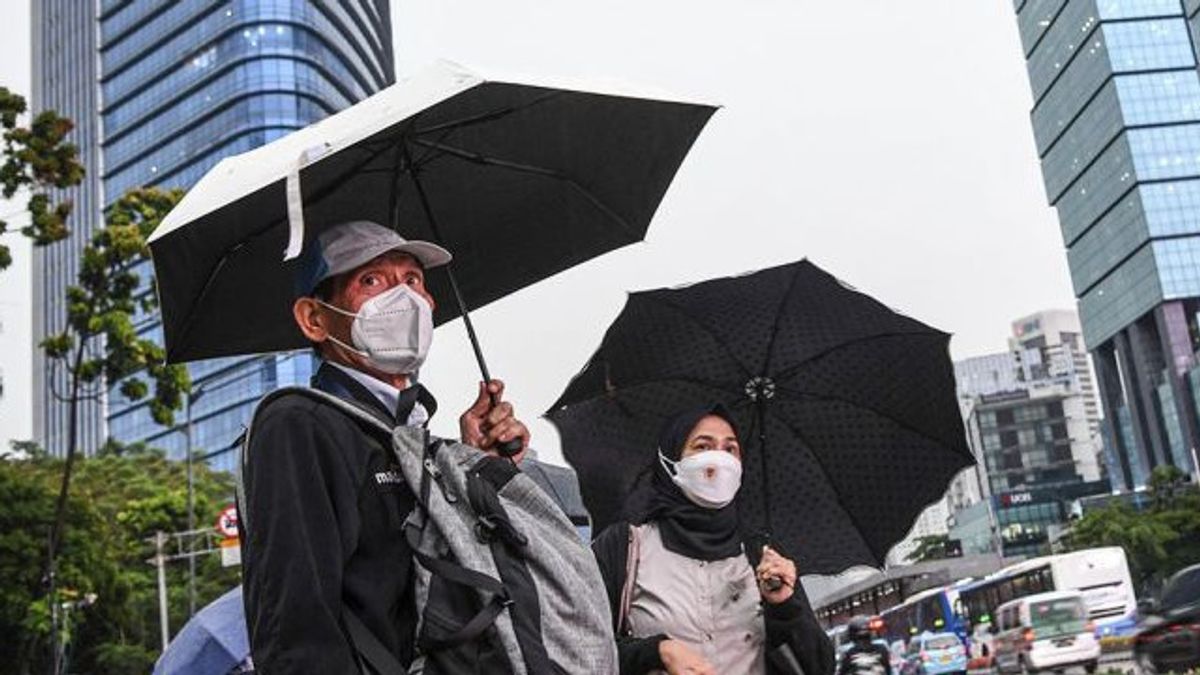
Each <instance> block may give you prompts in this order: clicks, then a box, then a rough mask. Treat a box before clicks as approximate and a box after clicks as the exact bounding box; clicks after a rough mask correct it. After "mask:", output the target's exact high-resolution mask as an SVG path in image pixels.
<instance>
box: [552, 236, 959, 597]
mask: <svg viewBox="0 0 1200 675" xmlns="http://www.w3.org/2000/svg"><path fill="white" fill-rule="evenodd" d="M949 339H950V336H949V335H948V334H946V333H943V332H941V331H939V330H936V329H934V328H931V327H929V326H926V325H925V324H923V323H921V322H919V321H916V320H914V319H911V318H908V317H906V316H903V315H901V314H897V313H896V312H894V311H892V310H890V309H888V308H887V307H885V306H884V305H883V304H881V303H879V302H878V301H876V300H874V299H873V298H870V297H868V296H867V295H864V294H862V293H859V292H857V291H855V290H853V289H852V288H849V287H848V286H846V285H844V284H842V283H841V282H839V281H838V280H837V279H835V278H834V277H833V276H831V275H829V274H828V273H826V272H824V271H822V270H821V269H819V268H818V267H817V266H816V265H813V264H812V263H810V262H808V261H806V260H805V261H800V262H797V263H792V264H789V265H783V266H780V267H774V268H770V269H766V270H762V271H759V272H755V273H753V274H748V275H744V276H740V277H733V278H725V279H716V280H712V281H706V282H703V283H699V284H695V285H693V286H688V287H685V288H678V289H660V290H652V291H643V292H638V293H632V294H630V296H629V299H628V301H627V302H626V305H625V308H624V309H623V310H622V312H621V314H620V316H618V317H617V319H616V321H615V322H614V323H613V325H612V326H610V327H609V329H608V332H607V333H606V334H605V336H604V341H603V342H602V343H601V345H600V348H599V349H598V350H597V351H596V353H595V354H594V355H593V356H592V358H591V360H590V361H589V362H588V364H587V366H586V367H585V368H584V369H583V371H582V372H581V373H580V374H579V375H577V376H576V377H575V378H574V379H573V380H572V381H571V383H570V384H569V385H568V386H567V389H566V391H565V392H563V394H562V396H561V397H559V399H558V401H557V402H556V403H555V404H554V406H553V408H552V409H551V410H550V411H549V412H548V413H547V417H549V419H550V420H551V421H552V422H553V423H554V424H555V426H557V427H558V430H559V433H560V434H561V436H562V441H563V451H564V454H565V455H566V458H567V460H568V461H569V462H570V463H571V464H572V465H573V466H574V467H575V469H576V471H577V472H578V473H579V479H580V483H581V487H582V490H583V497H584V501H585V503H586V504H587V506H588V509H589V511H590V512H591V514H592V517H593V520H594V531H595V532H599V531H600V530H602V529H603V528H604V527H605V526H606V525H608V524H611V523H614V522H617V521H619V520H621V519H622V517H623V516H624V515H625V514H627V513H630V509H631V507H632V508H633V510H634V511H636V503H637V502H638V500H639V498H640V497H641V491H640V490H639V489H638V488H637V487H636V486H635V483H636V484H637V485H641V482H640V480H639V477H644V476H645V475H646V473H645V472H646V471H647V469H648V467H650V466H651V462H652V461H653V459H654V457H655V453H656V450H657V447H656V443H657V438H658V433H659V431H660V429H661V427H662V425H663V423H664V421H665V420H666V419H667V418H668V417H669V416H671V415H673V414H675V413H676V412H678V411H681V410H685V409H691V408H694V407H696V406H699V405H704V404H708V403H715V402H721V403H724V404H725V405H726V406H727V407H729V408H730V409H731V410H732V411H733V413H734V415H735V417H736V418H737V422H738V427H739V429H740V430H741V436H742V442H743V447H744V448H745V451H744V456H743V461H744V476H743V480H742V490H741V492H740V493H739V495H738V504H739V513H740V516H741V521H742V526H743V529H744V530H745V532H746V534H747V536H748V537H756V536H768V537H770V538H771V539H772V540H774V541H775V542H776V543H777V544H778V545H781V546H782V547H783V548H784V549H785V551H786V552H787V553H788V554H789V555H791V556H793V557H794V558H795V559H796V562H797V564H798V566H799V567H800V569H801V571H802V573H805V574H832V573H837V572H840V571H842V570H844V569H846V568H847V567H850V566H852V565H856V564H867V565H874V566H879V565H882V564H883V561H884V557H885V556H886V555H887V552H888V550H889V549H890V548H891V547H892V546H893V545H894V544H895V543H897V542H898V541H899V540H901V539H902V538H903V537H904V536H905V535H906V534H907V532H908V530H909V529H910V528H911V527H912V524H913V521H914V520H915V519H916V517H917V516H918V515H919V514H920V512H921V510H922V509H924V508H925V507H926V506H927V505H929V504H930V503H932V502H934V501H936V500H938V499H940V498H941V496H942V494H943V493H944V492H945V490H946V487H947V484H948V483H949V481H950V480H951V479H952V478H953V477H954V475H955V474H957V473H958V472H959V471H961V470H962V469H964V468H966V467H968V466H971V465H972V464H973V462H974V459H973V457H972V454H971V451H970V449H969V447H968V446H967V441H966V436H965V433H964V430H963V424H962V420H961V418H960V416H959V409H958V404H957V401H956V398H955V386H954V371H953V367H952V364H951V361H950V358H949V353H948V343H949Z"/></svg>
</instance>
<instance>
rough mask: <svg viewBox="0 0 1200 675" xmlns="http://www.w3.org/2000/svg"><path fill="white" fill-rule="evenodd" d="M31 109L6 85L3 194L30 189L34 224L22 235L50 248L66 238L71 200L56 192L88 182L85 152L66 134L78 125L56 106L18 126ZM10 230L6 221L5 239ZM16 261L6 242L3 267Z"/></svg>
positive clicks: (0, 103)
mask: <svg viewBox="0 0 1200 675" xmlns="http://www.w3.org/2000/svg"><path fill="white" fill-rule="evenodd" d="M26 110H27V107H26V104H25V99H24V98H23V97H22V96H20V95H18V94H15V93H13V92H12V91H10V90H9V89H7V88H5V87H0V142H2V143H3V145H2V149H0V194H2V195H3V196H4V198H5V199H11V198H13V197H14V196H16V194H17V193H18V192H21V191H28V192H29V199H28V201H27V202H26V204H25V208H26V209H27V210H28V211H29V215H30V223H29V225H26V226H25V227H22V228H21V233H22V234H24V235H25V236H27V237H29V238H30V239H32V240H33V243H34V245H37V246H45V245H46V244H51V243H54V242H56V241H61V240H63V239H66V238H67V236H68V235H69V234H70V232H69V231H68V229H67V217H68V216H70V215H71V208H72V202H71V200H69V199H62V200H59V201H55V200H53V199H52V198H51V195H50V191H51V190H52V189H54V188H58V189H64V188H69V187H72V186H75V185H78V184H79V183H80V182H81V181H82V180H83V164H81V163H80V161H79V150H78V148H76V147H75V145H74V144H72V143H68V142H67V140H66V138H67V135H68V134H70V133H71V130H72V129H73V128H74V127H75V125H74V124H73V123H72V122H71V120H69V119H67V118H65V117H61V116H59V115H58V114H57V113H55V112H54V111H51V110H46V111H42V112H40V113H38V114H37V115H35V116H34V117H33V120H32V121H31V122H30V124H29V126H28V127H23V126H20V125H19V124H18V121H19V120H20V117H21V116H22V115H24V114H25V112H26ZM7 233H8V223H7V222H6V221H5V220H3V219H0V237H3V235H5V234H7ZM11 264H12V254H11V252H10V251H9V248H8V246H6V245H4V244H3V243H0V271H2V270H4V269H7V268H8V266H9V265H11Z"/></svg>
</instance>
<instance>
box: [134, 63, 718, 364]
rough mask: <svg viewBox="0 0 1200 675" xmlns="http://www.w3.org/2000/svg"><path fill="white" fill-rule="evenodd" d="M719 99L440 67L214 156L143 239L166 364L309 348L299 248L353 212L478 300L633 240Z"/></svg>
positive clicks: (441, 294) (454, 311)
mask: <svg viewBox="0 0 1200 675" xmlns="http://www.w3.org/2000/svg"><path fill="white" fill-rule="evenodd" d="M714 110H715V108H714V107H712V106H710V105H704V104H697V103H686V102H678V101H672V100H667V99H665V98H663V97H661V96H658V95H656V94H645V93H636V92H633V91H630V90H625V89H621V88H614V87H608V88H603V89H599V90H597V91H592V90H590V89H589V88H588V87H587V86H585V85H580V84H577V83H564V84H559V85H555V84H545V83H544V84H528V83H525V82H524V81H521V80H515V79H497V78H487V77H484V76H482V75H479V74H476V73H473V72H470V71H467V70H465V69H462V68H460V67H458V66H454V65H452V64H446V63H442V64H438V65H436V66H434V67H432V68H430V69H428V70H426V71H425V72H423V73H421V74H420V75H417V76H415V77H413V78H412V79H409V80H406V81H403V82H400V83H397V84H396V85H394V86H392V87H389V88H387V89H385V90H383V91H381V92H379V93H378V94H375V95H374V96H372V97H370V98H368V99H366V100H364V101H362V102H361V103H359V104H357V105H355V106H352V107H351V108H348V109H346V110H344V111H342V112H340V113H338V114H336V115H333V116H331V117H328V118H326V119H324V120H322V121H320V122H318V123H316V124H314V125H312V126H309V127H306V128H305V129H302V130H300V131H297V132H295V133H293V134H290V135H288V136H286V137H284V138H281V139H279V140H277V141H275V142H273V143H270V144H268V145H265V146H263V147H261V148H258V149H256V150H252V151H250V152H247V153H244V154H241V155H237V156H235V157H230V158H227V159H225V160H222V161H221V162H220V163H219V164H217V165H216V166H215V167H213V169H212V170H210V171H209V172H208V174H206V175H205V176H204V178H202V179H201V180H200V182H199V183H197V184H196V185H195V187H193V188H192V189H191V190H190V191H189V192H188V193H187V195H186V196H185V197H184V198H183V200H182V201H181V202H180V203H179V205H178V206H177V207H176V208H175V209H174V210H173V211H172V212H171V213H170V214H168V216H167V217H166V218H165V219H164V220H163V222H162V224H161V225H160V226H159V228H158V229H157V230H156V231H155V232H154V233H153V235H152V236H151V237H150V248H151V252H152V255H153V258H154V267H155V273H156V276H157V281H158V287H159V297H160V300H161V305H162V317H163V331H164V337H165V341H166V348H167V358H168V360H169V361H171V362H179V361H189V360H194V359H201V358H210V357H215V356H224V355H232V354H246V353H256V352H269V351H277V350H285V349H294V348H299V347H305V346H307V343H306V341H305V340H304V337H303V336H302V335H301V334H300V332H299V331H298V329H297V328H296V327H295V325H294V322H293V319H292V316H291V305H292V301H293V299H294V298H295V293H296V292H295V288H294V281H293V279H294V275H295V265H296V264H297V261H296V260H294V258H295V256H296V255H297V254H298V253H299V252H300V249H301V244H302V243H303V242H304V241H306V240H309V239H311V238H312V237H314V236H316V235H317V234H318V233H319V232H320V230H321V229H322V228H324V227H328V226H330V225H334V224H337V223H339V222H344V221H347V220H361V219H366V220H373V221H376V222H379V223H383V224H391V225H392V226H393V227H395V228H396V229H397V230H398V231H399V232H400V234H401V235H403V236H404V237H406V238H409V239H426V240H434V241H438V242H439V243H441V244H442V245H444V246H446V247H447V248H449V249H450V250H451V252H452V253H453V254H454V256H455V262H454V264H453V267H454V274H455V275H456V277H457V281H458V286H459V288H460V290H461V292H462V298H463V299H464V301H465V303H466V305H468V306H470V307H480V306H482V305H485V304H487V303H489V302H492V301H494V300H497V299H499V298H501V297H503V296H505V295H507V294H509V293H512V292H513V291H516V290H518V289H520V288H523V287H525V286H528V285H530V284H533V283H535V282H537V281H540V280H542V279H544V278H546V277H549V276H551V275H553V274H555V273H557V272H560V271H562V270H565V269H568V268H570V267H572V266H574V265H577V264H579V263H581V262H583V261H585V260H588V259H590V258H592V257H595V256H597V255H600V254H603V253H605V252H608V251H611V250H613V249H616V248H619V247H621V246H625V245H627V244H630V243H634V242H636V241H640V240H641V239H642V238H643V237H644V236H645V233H646V229H647V228H648V227H649V223H650V219H651V217H652V216H653V214H654V211H655V210H656V209H657V208H658V204H659V202H660V201H661V200H662V198H663V195H664V194H665V193H666V190H667V187H668V185H669V184H670V182H671V180H672V178H673V177H674V175H675V172H676V171H677V170H678V168H679V166H680V164H681V163H682V161H683V158H684V157H685V156H686V154H687V152H688V150H689V149H690V147H691V145H692V143H693V141H694V140H695V139H696V137H697V135H698V134H699V133H700V130H701V129H702V128H703V126H704V124H705V123H706V122H707V120H708V118H709V117H710V116H711V115H712V113H713V111H714ZM285 252H286V254H287V255H286V257H287V260H285V259H284V258H285ZM428 281H429V285H430V287H431V292H432V293H433V294H434V296H435V297H437V298H439V299H442V300H443V302H439V303H438V308H437V313H436V315H435V317H434V319H435V322H436V323H443V322H445V321H449V320H451V319H453V318H455V317H457V316H458V315H459V314H460V311H461V309H460V306H459V305H457V304H456V303H454V302H450V301H449V300H450V299H451V297H452V296H451V295H450V293H449V291H450V288H449V287H448V280H447V278H446V277H445V275H444V274H443V273H442V272H441V271H440V270H433V271H431V274H430V279H429V280H428Z"/></svg>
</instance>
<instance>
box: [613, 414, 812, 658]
mask: <svg viewBox="0 0 1200 675" xmlns="http://www.w3.org/2000/svg"><path fill="white" fill-rule="evenodd" d="M741 459H742V448H741V445H740V444H739V443H738V437H737V430H736V428H735V427H734V423H733V418H732V417H731V416H730V414H729V412H728V411H727V410H726V409H725V408H724V407H723V406H720V405H716V406H710V407H707V408H702V409H698V410H693V411H689V412H686V413H682V414H680V415H678V416H676V417H675V418H674V419H673V420H671V422H670V423H669V424H667V426H666V427H665V429H664V431H663V435H662V438H661V439H660V442H659V451H658V457H657V458H656V460H655V462H654V465H653V467H652V468H651V469H650V471H652V472H653V473H652V478H651V479H650V481H649V486H648V493H649V494H648V498H647V499H646V500H645V501H646V502H647V505H646V506H645V507H643V508H641V509H639V510H640V511H641V512H640V513H634V514H632V516H631V519H630V522H626V523H617V524H615V525H613V526H611V527H609V528H607V529H606V530H605V531H604V532H602V533H601V534H600V536H599V537H597V538H596V541H595V542H594V543H593V545H592V548H593V550H594V552H595V553H596V559H597V561H598V562H599V565H600V572H601V574H602V575H603V576H604V583H605V587H606V590H607V591H608V597H609V604H610V605H611V607H612V610H613V626H614V629H615V630H616V633H617V636H618V637H617V648H618V652H619V654H620V662H621V673H622V675H638V674H640V673H650V672H659V671H666V672H667V673H669V674H670V675H681V674H684V673H687V674H689V675H710V674H713V675H715V674H718V673H719V674H721V675H732V674H737V675H741V674H743V673H753V674H761V673H772V674H774V673H788V674H791V673H804V675H830V674H831V673H832V672H833V647H832V645H831V644H830V642H829V639H828V638H827V637H826V636H825V633H824V631H822V630H821V627H820V626H819V625H818V624H817V621H816V619H815V618H814V616H813V614H812V610H811V609H810V608H809V606H808V601H807V599H806V598H805V597H804V592H803V590H802V589H800V588H799V587H798V586H797V582H796V565H795V564H794V563H793V562H792V561H791V560H788V559H787V558H785V557H784V556H782V555H781V554H780V553H779V552H778V551H776V550H774V549H772V548H771V547H769V546H762V547H761V548H757V547H754V546H745V545H743V541H742V538H741V534H740V529H739V527H738V516H737V501H736V499H735V498H736V495H737V492H738V489H739V488H740V486H741V476H742V463H741Z"/></svg>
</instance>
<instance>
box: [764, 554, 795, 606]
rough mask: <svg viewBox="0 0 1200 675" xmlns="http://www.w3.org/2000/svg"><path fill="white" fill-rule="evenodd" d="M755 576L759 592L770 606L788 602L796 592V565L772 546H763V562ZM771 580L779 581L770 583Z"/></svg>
mask: <svg viewBox="0 0 1200 675" xmlns="http://www.w3.org/2000/svg"><path fill="white" fill-rule="evenodd" d="M754 574H755V576H756V577H757V578H758V592H759V593H761V594H762V598H763V600H765V601H766V602H767V604H769V605H778V604H779V603H782V602H787V601H788V600H789V599H791V597H792V594H793V593H795V591H796V563H794V562H792V561H791V560H788V559H787V558H785V557H783V556H781V555H779V553H777V552H776V551H775V549H773V548H771V547H770V546H763V553H762V560H761V561H759V563H758V567H757V568H755V570H754ZM770 579H776V580H778V581H777V582H774V583H770V582H769V581H768V580H770Z"/></svg>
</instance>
